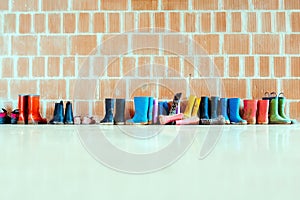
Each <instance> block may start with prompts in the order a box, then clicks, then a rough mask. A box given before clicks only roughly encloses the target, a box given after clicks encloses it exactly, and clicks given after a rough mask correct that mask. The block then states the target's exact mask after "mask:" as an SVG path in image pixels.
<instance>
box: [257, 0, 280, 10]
mask: <svg viewBox="0 0 300 200" xmlns="http://www.w3.org/2000/svg"><path fill="white" fill-rule="evenodd" d="M252 3H253V6H254V9H258V10H277V9H279V1H274V0H264V1H260V0H253V1H252Z"/></svg>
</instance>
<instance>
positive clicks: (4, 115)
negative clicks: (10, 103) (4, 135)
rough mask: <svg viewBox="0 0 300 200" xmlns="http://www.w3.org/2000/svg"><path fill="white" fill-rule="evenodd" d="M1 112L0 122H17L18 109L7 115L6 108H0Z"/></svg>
mask: <svg viewBox="0 0 300 200" xmlns="http://www.w3.org/2000/svg"><path fill="white" fill-rule="evenodd" d="M2 111H3V112H0V124H17V123H18V119H19V114H20V112H19V110H18V109H15V110H13V111H12V112H11V113H10V116H9V115H8V112H7V110H6V109H4V108H2Z"/></svg>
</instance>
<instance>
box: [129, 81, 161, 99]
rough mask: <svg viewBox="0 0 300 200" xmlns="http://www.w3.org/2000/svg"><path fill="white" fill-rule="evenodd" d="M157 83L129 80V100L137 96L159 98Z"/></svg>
mask: <svg viewBox="0 0 300 200" xmlns="http://www.w3.org/2000/svg"><path fill="white" fill-rule="evenodd" d="M156 87H157V82H156V81H155V80H153V79H131V80H129V98H130V99H133V97H135V96H155V97H156V96H157V89H156Z"/></svg>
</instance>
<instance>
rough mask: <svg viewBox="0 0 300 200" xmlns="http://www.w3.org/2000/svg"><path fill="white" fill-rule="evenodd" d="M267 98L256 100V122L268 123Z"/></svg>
mask: <svg viewBox="0 0 300 200" xmlns="http://www.w3.org/2000/svg"><path fill="white" fill-rule="evenodd" d="M268 113H269V100H258V103H257V123H258V124H268V123H269V118H268Z"/></svg>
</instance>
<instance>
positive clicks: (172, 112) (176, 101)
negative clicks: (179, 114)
mask: <svg viewBox="0 0 300 200" xmlns="http://www.w3.org/2000/svg"><path fill="white" fill-rule="evenodd" d="M181 95H182V93H176V94H175V96H174V98H173V102H172V106H171V108H170V111H169V115H175V114H176V110H177V109H178V105H179V101H180V98H181Z"/></svg>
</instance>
